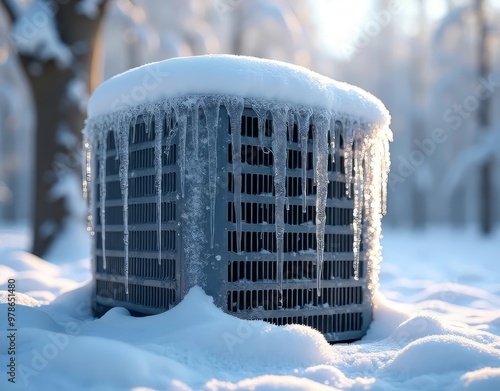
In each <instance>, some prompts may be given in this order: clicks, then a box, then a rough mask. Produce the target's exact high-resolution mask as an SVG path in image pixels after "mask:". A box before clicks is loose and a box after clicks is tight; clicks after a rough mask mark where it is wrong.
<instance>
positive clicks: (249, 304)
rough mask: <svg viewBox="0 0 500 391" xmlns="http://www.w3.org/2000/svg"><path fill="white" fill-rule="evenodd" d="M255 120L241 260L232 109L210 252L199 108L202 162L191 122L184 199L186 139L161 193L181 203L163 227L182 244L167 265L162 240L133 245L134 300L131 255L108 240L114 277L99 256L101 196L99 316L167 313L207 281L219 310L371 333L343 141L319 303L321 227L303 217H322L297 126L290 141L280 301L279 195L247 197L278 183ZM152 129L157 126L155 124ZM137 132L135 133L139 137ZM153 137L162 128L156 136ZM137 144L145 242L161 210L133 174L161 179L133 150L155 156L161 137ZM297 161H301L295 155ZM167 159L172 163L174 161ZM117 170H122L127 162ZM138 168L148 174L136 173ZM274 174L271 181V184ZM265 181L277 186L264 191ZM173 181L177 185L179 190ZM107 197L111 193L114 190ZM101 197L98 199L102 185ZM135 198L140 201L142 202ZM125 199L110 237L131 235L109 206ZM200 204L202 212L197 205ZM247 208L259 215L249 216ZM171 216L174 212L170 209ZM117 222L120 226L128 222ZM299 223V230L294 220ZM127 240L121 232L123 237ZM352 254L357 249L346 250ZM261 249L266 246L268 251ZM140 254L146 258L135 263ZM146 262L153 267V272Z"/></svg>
mask: <svg viewBox="0 0 500 391" xmlns="http://www.w3.org/2000/svg"><path fill="white" fill-rule="evenodd" d="M249 117H250V118H251V119H250V120H249V119H248V118H249ZM271 120H272V118H269V123H268V124H267V125H268V126H266V128H267V129H268V132H267V133H268V134H267V137H265V138H264V145H265V148H267V149H268V150H271V149H272V144H271V143H272V134H270V131H271V129H272V126H270V122H271ZM247 124H248V125H250V126H247ZM256 124H257V116H256V114H255V113H254V112H253V110H251V109H249V108H245V111H244V113H243V117H242V135H241V144H242V145H244V146H245V147H242V165H243V166H242V174H243V176H244V178H243V180H242V182H243V183H244V184H243V185H242V190H243V191H242V203H243V204H244V207H243V208H242V227H243V229H242V253H241V254H237V253H236V251H235V248H234V247H235V243H234V239H233V237H234V236H235V224H234V222H232V221H230V220H232V217H233V216H232V215H231V212H230V211H231V207H230V206H228V204H231V203H232V202H233V193H232V192H231V191H230V190H231V189H230V187H231V184H232V181H231V178H230V177H231V172H232V165H231V163H230V157H231V154H230V153H229V152H230V151H229V149H230V144H231V134H230V131H229V129H230V125H229V118H228V114H227V112H226V110H225V108H224V107H223V106H221V108H220V113H219V128H218V139H217V144H218V148H217V197H216V204H215V208H216V213H215V242H214V247H213V248H211V247H210V211H209V209H210V198H209V191H208V163H207V162H208V147H207V142H208V140H207V131H206V129H205V119H204V115H203V112H202V111H201V110H200V111H199V139H198V140H199V157H198V160H196V159H194V158H193V157H192V152H193V151H194V144H193V137H192V133H191V132H190V130H191V125H192V119H190V120H189V121H188V132H187V138H186V156H187V158H186V173H185V189H184V197H182V195H181V183H180V182H181V181H180V177H181V174H180V168H179V164H178V161H179V152H180V148H179V147H178V142H179V138H178V134H177V135H176V136H175V137H174V138H173V140H172V145H174V146H172V149H171V151H172V152H173V154H171V155H170V157H169V163H172V164H168V165H164V166H163V168H162V172H163V175H164V176H165V175H167V176H168V175H174V176H175V180H174V182H172V185H170V186H169V185H165V184H164V185H163V189H164V190H166V191H165V192H162V202H165V203H169V202H171V203H172V204H169V205H173V206H171V207H172V208H173V209H172V211H175V212H172V214H170V215H169V216H170V217H172V220H171V221H164V222H162V232H169V231H172V232H174V233H175V247H174V248H170V247H171V246H168V245H165V243H163V245H164V251H162V264H161V265H159V263H158V260H157V257H158V255H157V251H156V248H155V247H154V242H155V240H156V239H154V238H153V237H151V238H149V237H148V238H147V239H145V240H147V241H150V242H151V244H152V245H151V246H148V245H141V244H140V243H138V246H139V247H140V248H141V250H140V251H137V249H136V246H135V245H136V241H134V242H133V243H132V240H130V244H131V245H132V246H131V248H130V250H129V259H130V261H129V262H130V266H131V267H130V269H129V289H130V291H129V295H128V298H127V295H125V289H124V281H125V277H124V275H123V273H122V270H121V267H120V262H121V264H123V257H124V252H123V251H120V250H119V249H114V250H113V248H115V247H116V244H115V243H111V244H110V242H108V239H106V256H107V259H108V268H107V270H106V271H105V270H103V268H102V259H100V258H99V256H100V255H102V252H101V250H100V245H99V242H100V240H99V237H100V231H101V228H102V227H101V225H100V221H99V214H100V212H99V200H98V201H97V202H95V210H93V211H92V213H93V214H94V216H96V218H97V222H96V225H95V231H96V233H95V235H96V246H95V255H94V277H95V280H96V283H97V286H96V296H95V300H96V304H97V312H98V313H103V312H104V311H106V310H107V309H109V308H110V307H114V306H123V307H126V308H128V309H130V310H131V311H133V312H136V313H140V314H154V313H159V312H162V311H165V310H168V309H169V308H171V307H172V306H174V305H176V304H177V303H179V302H180V301H181V300H182V298H183V297H184V295H185V294H186V293H187V291H188V290H189V288H190V287H192V286H193V285H200V286H202V287H203V289H204V290H205V291H206V293H207V294H209V295H211V296H212V297H213V298H214V303H215V304H216V305H217V306H218V307H220V308H222V309H223V310H224V311H226V312H228V313H231V314H233V315H235V316H238V317H240V318H246V319H264V320H267V321H270V322H272V323H275V324H279V325H283V324H290V323H299V324H305V325H309V326H311V327H314V328H316V329H318V330H320V331H321V332H322V333H323V334H324V335H325V337H326V339H327V340H328V341H330V342H334V341H348V340H354V339H359V338H361V337H362V336H363V335H364V334H365V333H366V330H367V329H368V326H369V324H370V322H371V318H372V292H371V290H370V289H368V286H367V285H368V278H367V262H366V261H365V253H364V252H363V251H361V257H360V278H359V280H355V279H354V268H353V258H354V255H353V251H352V240H353V231H352V226H351V224H350V223H352V210H353V207H354V202H353V200H352V199H347V198H346V197H345V175H344V174H343V166H344V165H343V161H342V160H343V157H342V149H341V148H340V147H341V145H340V147H339V146H338V147H337V150H336V152H335V153H336V155H337V156H336V159H335V162H336V163H335V164H331V163H329V170H330V171H329V177H330V185H331V189H330V188H329V198H328V201H327V216H328V217H327V228H326V231H325V234H326V236H328V237H329V238H330V239H329V240H326V247H325V253H324V255H325V256H324V259H325V261H324V267H323V277H322V278H323V279H322V282H321V289H322V295H321V296H320V297H318V296H317V294H316V277H315V265H316V255H315V252H314V251H311V249H310V248H309V251H307V253H306V254H304V253H301V250H307V249H308V248H307V247H308V246H309V247H310V246H312V247H314V242H315V226H314V224H311V223H309V224H305V225H304V224H303V220H304V219H307V220H308V221H314V209H315V207H314V205H315V197H314V196H312V195H309V196H308V198H307V206H308V209H309V210H308V212H307V213H305V214H304V213H302V206H301V205H302V197H301V196H300V193H301V180H300V177H301V169H300V165H301V158H300V142H298V143H297V142H294V141H295V138H294V132H293V129H292V128H291V129H292V130H291V131H290V137H289V138H290V139H291V140H289V142H288V143H287V145H288V149H289V154H288V157H289V159H288V160H289V161H288V163H287V193H288V204H289V210H288V211H285V215H286V217H285V222H286V223H287V225H286V233H285V236H286V239H285V267H284V270H285V272H284V282H283V295H282V296H281V294H280V290H279V281H278V280H277V261H276V254H275V252H273V251H272V250H273V244H272V241H273V236H274V243H275V226H274V224H273V223H272V221H273V218H274V210H273V206H274V204H275V197H274V196H273V195H272V194H262V192H260V194H248V193H256V192H259V191H260V190H262V189H264V188H265V189H267V188H269V186H271V188H272V186H273V184H272V176H273V166H272V158H270V156H267V158H264V160H265V163H266V164H258V163H259V162H261V163H262V162H263V155H262V154H263V153H264V151H263V150H262V148H260V145H259V138H258V137H255V136H257V135H258V130H257V129H256V128H255V126H256ZM151 128H152V129H153V127H151ZM164 128H165V126H164ZM137 132H144V133H145V130H144V125H140V124H139V125H136V129H135V133H136V134H137ZM132 133H134V132H132V131H131V134H132ZM151 133H154V131H153V130H151ZM164 135H165V131H164ZM136 137H137V136H136ZM139 137H141V136H139ZM337 140H340V134H338V135H337ZM165 141H166V138H165V137H164V139H163V149H165ZM337 143H338V144H341V143H340V142H337ZM108 147H109V145H108ZM129 148H130V165H131V169H130V170H129V231H130V235H131V236H132V235H137V236H140V235H142V238H146V237H147V236H148V235H147V234H146V236H144V235H145V234H138V233H137V234H136V233H135V232H151V235H152V236H154V237H156V235H157V233H156V224H155V222H154V215H155V209H154V208H153V211H152V212H151V210H150V209H151V208H152V207H151V206H148V205H150V204H154V205H156V195H155V194H152V195H150V193H151V192H150V191H149V192H143V194H147V196H140V195H139V194H140V193H141V189H137V188H136V187H137V185H134V183H135V182H133V181H132V182H131V180H135V179H134V178H142V177H147V176H151V175H152V176H154V166H151V167H143V166H145V165H146V166H147V164H142V163H138V162H135V163H134V162H133V159H132V153H136V152H137V151H141V150H146V149H149V150H151V149H152V150H154V140H150V141H146V142H144V143H132V144H131V145H130V147H129ZM188 151H189V152H188ZM308 151H309V153H311V154H312V140H309V142H308ZM107 154H108V156H109V157H108V160H109V161H110V160H111V159H112V158H113V151H112V150H108V151H107ZM267 154H271V155H272V152H267ZM138 155H140V152H138ZM173 155H175V157H174V156H173ZM134 156H135V155H134ZM294 156H295V158H293V157H294ZM291 157H292V158H291ZM143 159H144V158H143ZM163 159H164V160H166V159H165V156H163ZM266 159H267V160H266ZM145 160H147V162H149V163H153V162H154V159H151V158H150V159H149V160H148V159H145ZM311 160H312V159H311ZM167 163H168V162H167ZM255 163H257V164H255ZM115 164H119V162H118V163H115ZM97 166H98V164H97ZM132 167H140V168H135V169H134V168H132ZM108 170H109V173H110V174H109V175H108ZM115 170H116V169H115ZM113 172H114V170H112V169H108V164H107V178H108V180H109V181H115V182H116V180H117V177H116V174H112V173H113ZM113 175H115V176H113ZM252 175H253V176H252ZM256 175H257V177H256ZM258 175H262V176H261V177H260V178H263V179H262V181H261V179H260V178H259V177H258ZM307 177H308V180H309V181H311V190H314V187H313V184H312V181H313V177H314V173H313V170H311V169H309V170H308V171H307ZM248 178H250V180H248ZM255 178H257V179H255ZM269 178H271V181H270V182H269V180H270V179H269ZM289 178H297V179H289ZM266 180H267V183H268V184H267V185H264V184H263V183H264V182H265V181H266ZM247 181H248V183H247ZM139 182H140V180H139ZM153 182H154V180H153ZM164 182H165V181H164ZM173 183H175V188H174V186H173ZM261 183H262V184H261ZM342 183H343V184H344V185H343V186H342ZM248 185H250V186H248ZM94 186H97V184H95V185H94ZM108 186H109V184H108V185H107V187H108ZM113 186H116V185H113ZM134 186H135V188H134ZM148 186H149V187H148ZM148 186H146V187H147V188H148V189H149V190H151V186H150V184H149V183H148ZM266 186H267V187H266ZM255 187H257V188H258V191H255ZM106 193H107V195H108V189H107V191H106ZM96 194H99V190H98V189H97V191H96ZM308 194H309V193H308ZM133 195H138V196H137V197H134V196H133ZM113 197H114V198H113ZM120 201H121V197H117V194H114V195H113V196H112V197H111V198H109V199H108V197H107V200H106V208H107V210H106V216H107V217H106V232H107V233H108V232H111V231H115V232H117V233H120V232H123V225H121V226H120V224H111V223H112V222H113V221H114V220H111V221H108V218H109V214H108V213H109V212H108V208H109V207H111V206H113V207H117V206H119V205H121V204H120ZM247 203H248V204H250V206H248V205H247ZM131 205H142V206H143V207H144V215H145V216H146V215H147V218H144V219H143V220H144V221H148V222H147V223H144V222H143V223H140V222H139V223H135V224H134V223H132V222H134V221H136V220H134V219H132V220H130V216H131V210H133V211H134V213H140V212H137V211H136V209H135V208H138V207H137V206H133V207H132V208H131ZM196 205H197V206H198V207H195V206H196ZM200 206H201V207H200ZM310 207H312V208H310ZM140 208H141V207H139V209H140ZM207 208H208V209H207ZM246 208H249V209H246ZM146 209H147V211H146ZM247 210H248V211H250V212H251V213H246V212H247ZM113 213H116V212H113ZM151 213H152V215H151ZM173 213H175V216H173ZM193 213H195V214H196V213H197V215H196V216H197V217H195V218H193ZM165 215H168V213H167V212H166V210H165ZM162 216H163V212H162ZM164 217H166V216H164ZM265 220H267V221H265ZM116 221H119V218H118V220H116ZM261 221H262V222H261ZM294 222H295V223H296V224H293V223H294ZM349 222H350V223H349ZM120 229H121V231H120ZM132 232H134V234H132ZM164 235H165V239H167V241H169V240H171V239H172V236H171V234H170V233H166V234H164ZM287 235H288V236H287ZM119 236H120V235H117V237H119ZM287 238H289V239H287ZM306 239H307V240H308V241H309V242H310V243H309V244H305V241H306ZM134 240H136V239H134ZM162 242H163V240H162ZM349 249H350V251H346V250H349ZM248 250H251V251H248ZM262 250H267V252H266V251H262ZM269 250H270V251H269ZM294 250H296V251H294ZM328 250H338V251H328ZM340 250H342V251H340ZM111 256H113V257H116V259H114V260H112V262H110V261H111V259H110V257H111ZM139 257H140V258H142V259H141V260H136V258H139ZM133 263H135V265H134V266H132V264H133ZM141 263H142V264H141ZM112 264H114V265H115V266H112ZM146 265H148V266H147V267H146ZM174 269H175V271H174ZM134 273H135V274H134ZM331 277H334V278H331Z"/></svg>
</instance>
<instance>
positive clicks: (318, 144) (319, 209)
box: [313, 112, 330, 296]
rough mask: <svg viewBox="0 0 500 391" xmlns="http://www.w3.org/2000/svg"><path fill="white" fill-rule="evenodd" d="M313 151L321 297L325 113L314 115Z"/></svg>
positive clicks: (323, 231) (326, 190)
mask: <svg viewBox="0 0 500 391" xmlns="http://www.w3.org/2000/svg"><path fill="white" fill-rule="evenodd" d="M313 120H314V141H315V143H314V149H315V160H314V167H315V179H316V243H317V250H316V286H317V294H318V296H321V275H322V271H323V257H324V251H325V225H326V199H327V196H328V128H329V126H330V117H329V115H328V113H327V112H320V113H317V114H316V113H315V115H314V118H313Z"/></svg>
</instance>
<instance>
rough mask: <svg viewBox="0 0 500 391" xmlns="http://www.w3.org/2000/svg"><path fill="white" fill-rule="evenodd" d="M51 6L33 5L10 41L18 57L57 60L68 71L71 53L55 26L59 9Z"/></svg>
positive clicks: (17, 23)
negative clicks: (55, 16) (20, 55)
mask: <svg viewBox="0 0 500 391" xmlns="http://www.w3.org/2000/svg"><path fill="white" fill-rule="evenodd" d="M51 4H52V3H50V2H44V1H40V0H38V1H35V2H33V3H32V4H31V5H30V6H29V7H28V9H27V10H26V11H23V10H21V8H20V7H19V8H17V11H16V12H18V11H19V12H20V13H19V15H17V16H16V19H15V20H14V21H13V25H12V31H11V34H10V40H11V42H12V44H13V46H14V48H15V49H17V50H18V51H19V53H21V54H23V55H26V56H31V57H33V58H35V59H37V60H39V61H41V62H46V61H49V60H54V61H55V62H56V63H57V64H58V65H59V66H60V67H68V66H69V65H70V64H71V61H72V60H73V54H72V53H71V50H70V49H69V48H68V46H66V45H65V44H64V43H63V42H62V41H61V39H60V36H59V33H58V31H57V28H56V24H55V22H54V15H55V13H56V8H54V7H53V6H51Z"/></svg>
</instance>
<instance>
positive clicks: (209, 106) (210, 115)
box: [203, 97, 220, 248]
mask: <svg viewBox="0 0 500 391" xmlns="http://www.w3.org/2000/svg"><path fill="white" fill-rule="evenodd" d="M219 107H220V100H219V99H218V98H217V97H207V98H205V99H204V100H203V112H204V113H205V118H206V126H207V132H208V191H209V195H210V248H214V238H215V199H216V196H217V133H218V130H219Z"/></svg>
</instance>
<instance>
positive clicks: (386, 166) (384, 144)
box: [379, 128, 392, 215]
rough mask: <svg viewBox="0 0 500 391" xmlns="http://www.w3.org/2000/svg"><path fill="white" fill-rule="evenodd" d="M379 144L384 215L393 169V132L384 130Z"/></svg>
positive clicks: (383, 213)
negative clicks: (388, 185)
mask: <svg viewBox="0 0 500 391" xmlns="http://www.w3.org/2000/svg"><path fill="white" fill-rule="evenodd" d="M380 137H381V140H380V139H379V143H380V144H381V153H382V156H381V162H382V167H381V169H382V177H381V184H380V186H381V188H382V189H381V193H382V199H381V204H382V205H381V209H382V215H385V214H386V213H387V182H388V179H389V171H390V169H391V155H390V153H389V142H390V141H392V134H391V131H390V130H389V129H388V128H387V129H383V133H382V135H381V136H380Z"/></svg>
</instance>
